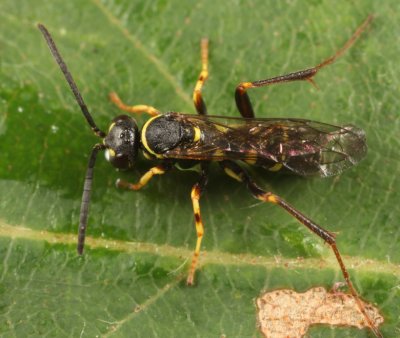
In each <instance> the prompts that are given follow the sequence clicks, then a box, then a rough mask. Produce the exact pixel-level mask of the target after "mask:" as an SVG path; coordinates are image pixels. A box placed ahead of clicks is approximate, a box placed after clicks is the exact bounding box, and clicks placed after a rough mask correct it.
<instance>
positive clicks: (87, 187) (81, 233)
mask: <svg viewBox="0 0 400 338" xmlns="http://www.w3.org/2000/svg"><path fill="white" fill-rule="evenodd" d="M38 27H39V29H40V31H41V32H42V34H43V36H44V38H45V40H46V42H47V45H48V46H49V48H50V51H51V53H52V54H53V56H54V58H55V59H56V61H57V63H58V65H59V66H60V69H61V71H62V72H63V74H64V76H65V79H66V80H67V82H68V84H69V86H70V88H71V90H72V92H73V93H74V96H75V99H76V101H77V102H78V104H79V107H81V110H82V113H83V115H84V116H85V118H86V120H87V122H88V123H89V125H90V126H91V128H92V130H93V131H94V133H95V134H96V135H97V136H99V137H101V138H104V137H105V136H106V134H105V133H104V132H103V131H101V130H100V129H99V128H98V127H97V125H96V123H94V121H93V118H92V116H91V115H90V113H89V110H88V108H87V106H86V104H85V101H83V98H82V96H81V94H80V92H79V89H78V87H77V85H76V83H75V81H74V79H73V78H72V75H71V73H70V72H69V71H68V68H67V65H66V64H65V62H64V60H63V59H62V57H61V54H60V52H59V51H58V49H57V47H56V44H55V43H54V41H53V39H52V37H51V35H50V33H49V31H48V30H47V29H46V27H45V26H43V25H42V24H38ZM104 149H106V146H105V145H104V144H100V143H99V144H96V145H95V146H94V147H93V150H92V152H91V154H90V158H89V163H88V167H87V170H86V176H85V183H84V185H83V194H82V203H81V213H80V216H79V229H78V248H77V250H78V253H79V254H80V255H81V254H82V253H83V247H84V245H85V234H86V228H87V219H88V214H89V204H90V193H91V191H92V182H93V169H94V165H95V163H96V157H97V153H98V152H99V150H104Z"/></svg>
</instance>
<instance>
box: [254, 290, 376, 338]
mask: <svg viewBox="0 0 400 338" xmlns="http://www.w3.org/2000/svg"><path fill="white" fill-rule="evenodd" d="M256 304H257V308H258V324H259V327H260V330H261V332H262V334H263V335H264V336H265V337H274V338H280V337H282V338H284V337H285V338H286V337H303V336H304V335H305V334H306V332H307V330H308V328H309V327H310V325H316V324H329V325H338V326H355V327H358V328H359V329H362V328H366V327H368V324H367V323H366V321H365V318H364V316H363V315H362V313H361V312H360V311H359V309H358V306H357V303H356V301H355V299H354V297H353V296H352V295H349V294H344V293H338V292H328V291H326V290H325V289H324V288H322V287H318V288H313V289H310V290H308V291H306V292H304V293H297V292H295V291H293V290H275V291H272V292H267V293H265V294H263V295H261V296H260V297H259V298H257V300H256ZM364 306H365V309H366V311H367V313H368V315H369V316H370V318H371V319H372V321H373V322H374V324H375V325H376V327H378V326H379V325H380V324H382V323H383V317H382V316H381V315H380V314H379V311H378V309H377V308H375V307H374V306H372V305H370V304H367V303H365V302H364Z"/></svg>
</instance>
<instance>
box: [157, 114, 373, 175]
mask: <svg viewBox="0 0 400 338" xmlns="http://www.w3.org/2000/svg"><path fill="white" fill-rule="evenodd" d="M171 114H174V116H176V118H177V119H179V120H181V121H182V122H183V123H184V124H190V125H192V126H194V127H196V128H198V129H200V131H201V137H200V140H199V141H198V142H196V143H194V144H191V145H190V146H188V145H185V144H182V145H180V146H178V147H177V148H174V149H173V150H170V151H168V152H167V153H166V154H165V155H167V156H168V157H171V158H178V159H196V160H211V161H221V160H224V159H232V160H243V161H246V162H249V163H250V162H252V163H254V164H256V165H261V166H264V167H268V166H272V165H274V164H277V163H280V164H282V166H284V167H285V168H287V169H289V170H290V171H292V172H294V173H296V174H299V175H303V176H308V175H319V176H333V175H337V174H339V173H341V172H342V171H343V170H345V169H347V168H348V167H351V166H353V165H355V164H356V163H358V162H359V161H360V160H361V159H362V158H363V157H364V156H365V154H366V152H367V145H366V140H365V133H364V131H363V130H362V129H360V128H357V127H355V126H352V125H345V126H342V127H339V126H334V125H330V124H325V123H320V122H315V121H310V120H304V119H281V118H266V119H243V118H226V117H220V116H199V115H184V114H178V113H171Z"/></svg>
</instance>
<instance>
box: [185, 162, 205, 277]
mask: <svg viewBox="0 0 400 338" xmlns="http://www.w3.org/2000/svg"><path fill="white" fill-rule="evenodd" d="M207 182H208V163H206V164H202V165H201V176H200V179H199V181H198V182H197V183H196V184H195V185H194V186H193V187H192V192H191V195H190V196H191V198H192V205H193V213H194V220H195V224H196V233H197V241H196V249H195V250H194V253H193V258H192V264H191V265H190V270H189V275H188V278H187V280H186V283H187V285H193V282H194V274H195V272H196V266H197V262H198V260H199V256H200V247H201V240H202V239H203V235H204V226H203V221H202V220H201V214H200V204H199V201H200V196H201V194H202V193H203V192H204V189H205V187H206V185H207Z"/></svg>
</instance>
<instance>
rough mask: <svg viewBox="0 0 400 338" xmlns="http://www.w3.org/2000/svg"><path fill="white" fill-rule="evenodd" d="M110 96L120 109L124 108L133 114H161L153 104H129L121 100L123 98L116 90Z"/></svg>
mask: <svg viewBox="0 0 400 338" xmlns="http://www.w3.org/2000/svg"><path fill="white" fill-rule="evenodd" d="M109 98H110V100H111V102H112V103H114V104H115V105H116V106H117V107H118V108H119V109H122V110H124V111H126V112H128V113H132V114H142V113H146V114H149V115H150V116H157V115H159V114H161V113H160V112H159V111H158V110H157V109H156V108H154V107H152V106H146V105H144V104H138V105H135V106H128V105H126V104H125V103H123V102H122V101H121V99H120V98H119V96H118V95H117V93H115V92H112V93H110V94H109Z"/></svg>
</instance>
